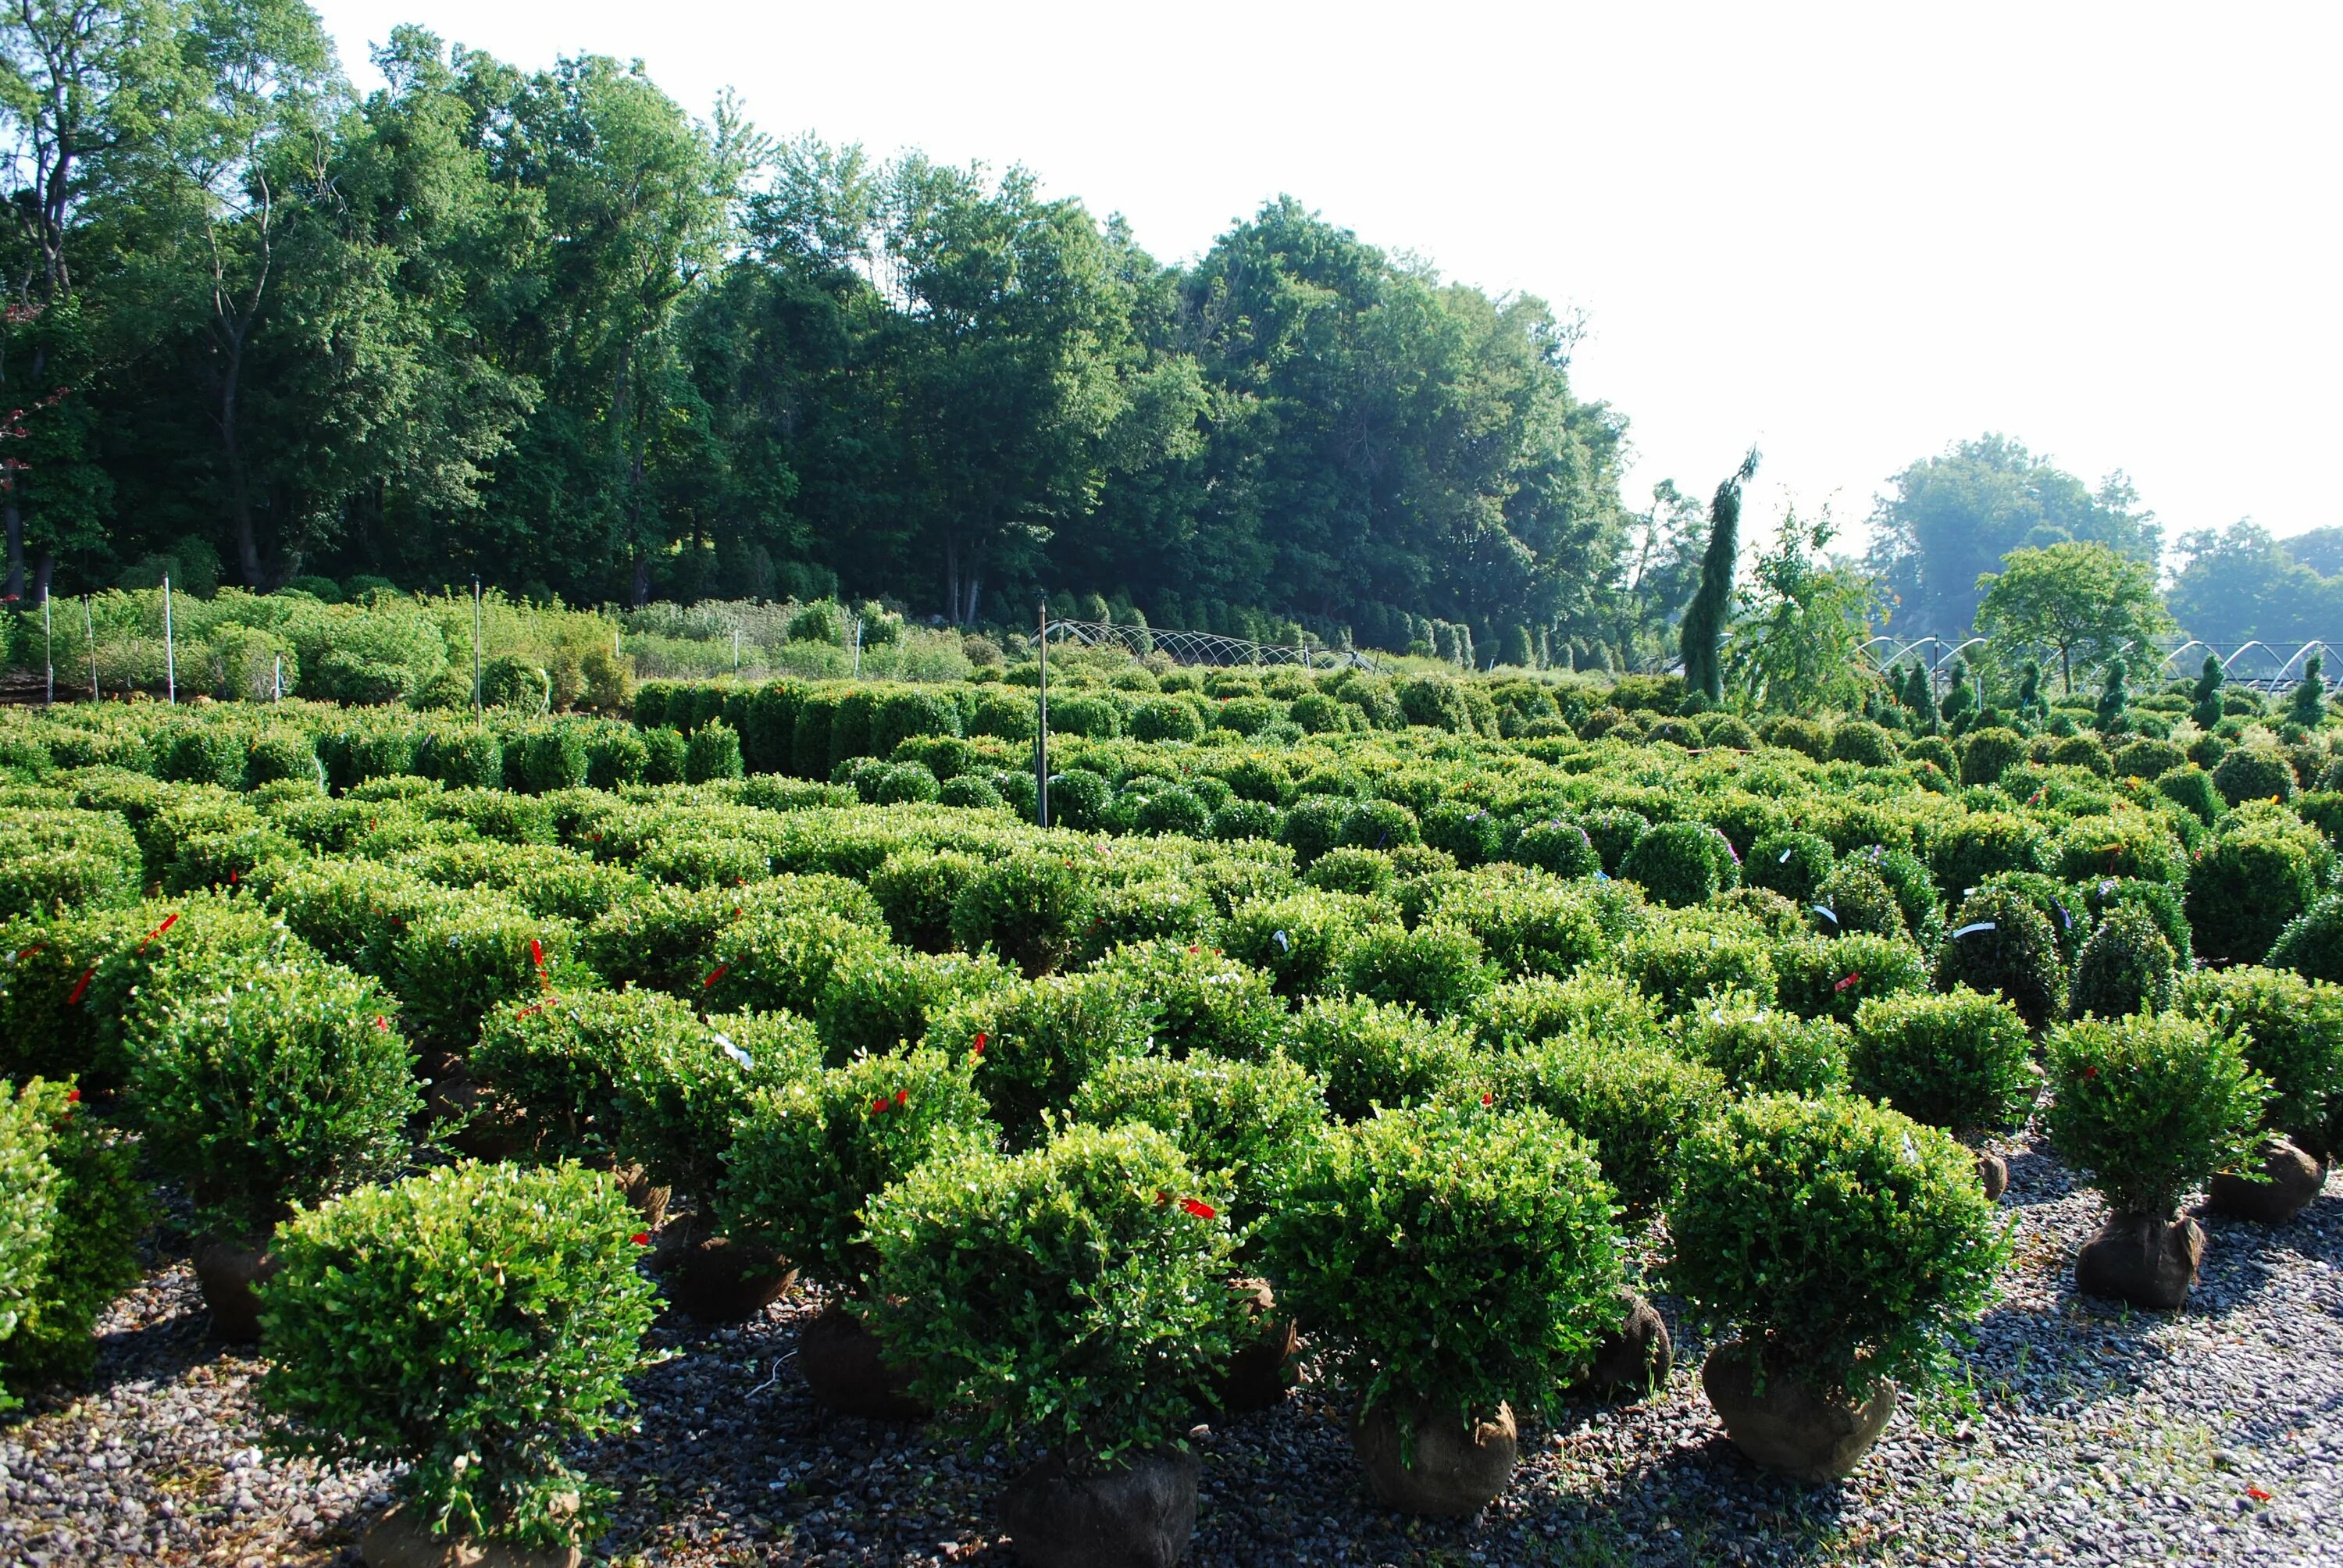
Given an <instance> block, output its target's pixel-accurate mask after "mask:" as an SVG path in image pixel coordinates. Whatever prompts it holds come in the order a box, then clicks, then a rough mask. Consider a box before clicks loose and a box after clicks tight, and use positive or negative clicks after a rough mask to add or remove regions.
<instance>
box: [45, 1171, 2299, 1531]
mask: <svg viewBox="0 0 2343 1568" xmlns="http://www.w3.org/2000/svg"><path fill="white" fill-rule="evenodd" d="M2010 1153H2011V1156H2012V1158H2011V1161H2010V1167H2011V1185H2010V1191H2009V1193H2008V1195H2007V1196H2006V1198H2005V1199H2004V1200H2003V1202H2004V1204H2005V1206H2006V1209H2007V1211H2008V1212H2009V1213H2010V1214H2011V1215H2012V1217H2013V1218H2014V1220H2015V1221H2016V1226H2017V1234H2016V1258H2015V1261H2014V1263H2013V1265H2012V1267H2011V1269H2010V1271H2009V1274H2008V1277H2007V1278H2006V1281H2005V1285H2006V1295H2005V1298H2004V1300H2003V1301H2002V1302H2001V1303H2000V1304H1999V1305H1998V1306H1996V1308H1995V1309H1994V1310H1993V1311H1992V1312H1990V1313H1989V1314H1988V1315H1987V1317H1986V1320H1985V1321H1984V1322H1983V1323H1982V1324H1980V1325H1979V1328H1978V1332H1977V1338H1976V1344H1975V1345H1974V1346H1973V1347H1972V1348H1971V1349H1970V1351H1969V1352H1967V1353H1966V1355H1965V1357H1964V1358H1963V1362H1962V1371H1961V1373H1960V1375H1959V1376H1958V1377H1957V1378H1956V1380H1955V1382H1953V1384H1952V1385H1951V1386H1950V1387H1949V1388H1948V1389H1946V1390H1944V1391H1942V1392H1936V1393H1932V1394H1930V1395H1928V1396H1927V1397H1926V1398H1925V1399H1923V1400H1920V1401H1915V1400H1913V1399H1912V1398H1911V1397H1910V1396H1908V1395H1906V1397H1905V1398H1904V1400H1903V1402H1902V1409H1901V1410H1900V1411H1899V1412H1898V1414H1897V1418H1896V1422H1895V1423H1894V1424H1893V1425H1892V1426H1891V1427H1890V1428H1889V1430H1888V1433H1887V1435H1886V1437H1885V1439H1884V1440H1883V1441H1882V1442H1881V1443H1880V1445H1879V1447H1878V1448H1877V1449H1875V1451H1874V1452H1872V1454H1871V1455H1870V1456H1869V1457H1868V1458H1866V1459H1865V1461H1864V1462H1863V1464H1862V1466H1861V1468H1860V1469H1859V1470H1857V1472H1856V1473H1855V1475H1854V1476H1853V1477H1851V1478H1850V1479H1849V1480H1848V1481H1847V1482H1846V1483H1844V1484H1841V1485H1838V1486H1830V1487H1819V1488H1810V1487H1805V1486H1799V1485H1795V1484H1791V1483H1784V1482H1781V1481H1777V1480H1775V1479H1772V1478H1770V1477H1768V1476H1765V1475H1764V1474H1761V1473H1758V1472H1756V1471H1755V1470H1754V1469H1752V1468H1751V1467H1750V1466H1749V1465H1748V1464H1747V1463H1746V1462H1745V1461H1743V1460H1742V1459H1741V1457H1740V1456H1739V1454H1738V1452H1737V1451H1735V1449H1734V1448H1733V1446H1732V1445H1731V1443H1729V1442H1727V1441H1726V1439H1725V1434H1724V1432H1723V1429H1722V1428H1721V1427H1720V1426H1719V1425H1718V1423H1717V1421H1716V1419H1715V1416H1714V1415H1713V1414H1712V1413H1711V1412H1710V1411H1709V1409H1708V1406H1707V1404H1706V1402H1704V1400H1703V1398H1702V1396H1701V1393H1700V1384H1699V1358H1700V1356H1701V1354H1702V1352H1703V1351H1704V1347H1703V1346H1702V1345H1701V1344H1700V1343H1699V1342H1697V1341H1696V1340H1694V1339H1692V1338H1691V1337H1690V1336H1688V1335H1686V1334H1684V1333H1683V1332H1681V1331H1679V1334H1678V1339H1677V1350H1678V1358H1677V1365H1676V1370H1675V1372H1674V1375H1673V1376H1672V1377H1671V1378H1670V1379H1669V1380H1668V1382H1667V1383H1666V1384H1665V1386H1664V1387H1663V1388H1662V1389H1660V1390H1659V1391H1658V1392H1656V1393H1655V1394H1654V1397H1652V1398H1650V1399H1648V1400H1645V1401H1644V1402H1640V1403H1636V1404H1632V1405H1618V1406H1609V1407H1604V1406H1595V1405H1587V1406H1583V1407H1570V1408H1565V1409H1564V1410H1562V1411H1560V1412H1556V1418H1555V1421H1554V1424H1553V1425H1552V1426H1551V1427H1548V1428H1546V1429H1544V1430H1540V1431H1536V1432H1530V1431H1526V1430H1525V1431H1524V1432H1523V1463H1522V1467H1521V1469H1520V1471H1519V1472H1517V1473H1516V1474H1515V1476H1514V1478H1513V1484H1512V1485H1511V1486H1510V1487H1509V1488H1508V1489H1507V1490H1506V1492H1505V1493H1504V1495H1503V1497H1501V1498H1500V1499H1499V1500H1498V1501H1497V1503H1494V1504H1493V1505H1492V1506H1491V1507H1490V1508H1489V1509H1488V1510H1486V1511H1485V1512H1484V1513H1483V1514H1481V1515H1480V1516H1479V1517H1478V1518H1475V1519H1473V1520H1469V1521H1463V1522H1455V1523H1449V1522H1430V1521H1413V1520H1409V1519H1406V1518H1403V1517H1402V1516H1399V1515H1396V1514H1393V1513H1389V1512H1387V1511H1385V1510H1383V1509H1381V1508H1379V1507H1378V1506H1377V1505H1376V1504H1375V1503H1374V1502H1373V1498H1372V1497H1371V1496H1370V1495H1369V1493H1368V1492H1367V1488H1366V1484H1365V1480H1364V1477H1363V1473H1362V1472H1361V1470H1360V1468H1359V1465H1358V1462H1357V1461H1356V1460H1355V1458H1354V1457H1353V1453H1352V1452H1351V1448H1350V1443H1349V1440H1348V1438H1347V1436H1346V1433H1345V1428H1344V1423H1343V1419H1342V1417H1343V1413H1344V1412H1342V1409H1341V1408H1340V1407H1338V1406H1337V1405H1335V1404H1334V1403H1332V1402H1331V1401H1330V1400H1329V1399H1327V1398H1325V1397H1322V1395H1321V1394H1320V1392H1318V1391H1317V1390H1316V1389H1315V1388H1313V1387H1312V1386H1311V1385H1310V1384H1308V1383H1305V1385H1304V1386H1303V1388H1302V1389H1301V1390H1300V1391H1298V1392H1296V1394H1295V1395H1294V1396H1293V1398H1292V1399H1291V1400H1290V1401H1288V1402H1287V1403H1286V1404H1285V1405H1283V1406H1282V1407H1281V1408H1279V1409H1277V1410H1273V1411H1270V1412H1262V1413H1259V1414H1253V1415H1246V1416H1242V1417H1237V1418H1234V1419H1232V1420H1227V1421H1224V1422H1216V1423H1214V1424H1212V1425H1211V1426H1210V1427H1208V1428H1203V1429H1200V1431H1199V1432H1198V1433H1197V1434H1196V1442H1197V1444H1198V1446H1199V1448H1200V1449H1201V1451H1202V1456H1203V1462H1204V1469H1203V1493H1202V1509H1201V1513H1200V1517H1199V1521H1198V1526H1197V1533H1196V1541H1195V1548H1194V1551H1193V1553H1192V1559H1191V1560H1192V1562H1193V1563H1196V1564H1199V1565H1200V1568H1262V1565H1268V1564H1286V1563H1291V1564H1297V1565H1298V1564H1312V1565H1317V1564H1362V1565H1379V1564H1393V1565H1397V1564H1413V1563H1426V1564H1433V1563H1436V1564H1465V1563H1500V1564H1513V1563H1521V1564H1554V1565H1557V1568H1570V1565H1578V1564H1584V1565H1588V1568H1597V1565H1613V1564H1677V1563H1682V1564H1694V1563H1700V1564H1706V1563H1721V1564H1760V1563H1765V1564H1774V1563H1780V1564H1806V1563H1814V1564H1830V1563H1961V1564H1969V1563H1976V1564H2010V1565H2012V1568H2016V1565H2018V1564H2036V1563H2081V1564H2102V1563H2103V1564H2109V1565H2113V1564H2126V1565H2130V1564H2137V1563H2190V1564H2196V1563H2257V1564H2261V1563H2267V1564H2277V1565H2286V1568H2294V1565H2309V1564H2316V1565H2319V1568H2328V1565H2334V1564H2343V1273H2338V1271H2343V1179H2338V1180H2336V1181H2330V1183H2329V1185H2328V1191H2327V1194H2326V1195H2325V1196H2324V1197H2322V1198H2321V1199H2320V1200H2319V1201H2317V1202H2315V1203H2313V1204H2312V1205H2311V1206H2310V1207H2309V1208H2308V1210H2306V1211H2304V1212H2303V1213H2302V1215H2300V1216H2299V1217H2298V1218H2297V1219H2296V1220H2295V1221H2292V1222H2290V1223H2288V1224H2287V1225H2285V1226H2282V1227H2278V1228H2276V1229H2265V1228H2262V1227H2258V1226H2254V1225H2250V1224H2245V1223H2241V1222H2234V1221H2223V1220H2219V1219H2214V1220H2210V1221H2207V1225H2208V1229H2209V1230H2210V1231H2211V1246H2210V1248H2209V1251H2208V1253H2207V1260H2206V1265H2205V1271H2204V1276H2203V1281H2202V1282H2201V1283H2200V1285H2199V1286H2198V1289H2197V1292H2196V1294H2195V1296H2194V1297H2193V1298H2192V1300H2191V1301H2190V1302H2189V1305H2188V1306H2187V1309H2186V1310H2184V1311H2183V1312H2179V1313H2178V1314H2177V1315H2173V1316H2168V1317H2167V1316H2164V1315H2160V1314H2154V1313H2143V1312H2127V1311H2125V1310H2124V1309H2122V1308H2120V1307H2117V1306H2112V1305H2109V1304H2107V1303H2103V1302H2093V1301H2087V1300H2084V1299H2080V1298H2078V1297H2077V1295H2076V1294H2075V1292H2074V1288H2073V1259H2074V1255H2075V1251H2076V1249H2077V1247H2078V1246H2079V1245H2080V1244H2081V1242H2082V1241H2083V1240H2084V1239H2085V1238H2086V1237H2087V1235H2088V1234H2089V1233H2090V1232H2091V1231H2092V1230H2093V1229H2094V1228H2095V1226H2096V1225H2097V1221H2098V1218H2099V1213H2098V1208H2097V1199H2096V1198H2095V1197H2094V1196H2093V1195H2092V1194H2090V1193H2089V1192H2088V1191H2086V1190H2084V1189H2083V1188H2082V1187H2081V1186H2079V1185H2078V1184H2077V1182H2076V1181H2075V1180H2074V1179H2073V1178H2072V1176H2071V1175H2070V1174H2069V1173H2068V1172H2067V1171H2065V1170H2064V1169H2063V1168H2062V1167H2060V1166H2059V1165H2058V1164H2057V1162H2056V1161H2054V1160H2052V1159H2050V1158H2049V1157H2047V1156H2046V1155H2044V1154H2042V1153H2040V1152H2038V1151H2036V1150H2034V1149H2033V1148H2032V1147H2030V1146H2029V1145H2027V1144H2026V1143H2023V1142H2020V1143H2018V1144H2016V1145H2012V1146H2011V1147H2010ZM1659 1304H1660V1306H1661V1308H1662V1310H1663V1312H1666V1313H1668V1315H1669V1317H1670V1322H1671V1327H1672V1328H1674V1327H1678V1324H1677V1322H1676V1318H1675V1314H1674V1303H1673V1302H1668V1301H1666V1300H1665V1299H1663V1300H1662V1301H1661V1302H1660V1303H1659ZM816 1305H817V1303H815V1302H809V1301H806V1300H803V1299H797V1300H792V1301H790V1302H784V1303H781V1304H779V1305H776V1306H775V1307H773V1308H771V1309H769V1311H768V1312H767V1314H766V1316H764V1317H763V1318H761V1319H759V1320H758V1321H756V1322H752V1323H749V1324H747V1325H743V1326H740V1327H737V1328H729V1329H721V1330H715V1331H709V1330H705V1329H701V1328H699V1327H698V1326H696V1325H694V1324H692V1323H690V1322H688V1321H684V1320H678V1319H669V1320H668V1321H664V1322H662V1323H661V1324H660V1325H659V1328H658V1329H657V1330H656V1331H654V1337H655V1339H656V1342H657V1343H658V1346H659V1349H660V1350H662V1351H665V1352H672V1354H671V1355H670V1356H669V1359H668V1360H666V1361H664V1362H661V1363H660V1364H659V1365H658V1366H657V1367H655V1368H653V1369H652V1370H651V1371H650V1372H648V1373H647V1374H645V1376H644V1377H643V1378H642V1379H641V1380H640V1382H639V1389H638V1392H639V1402H640V1411H639V1413H640V1416H641V1423H640V1430H639V1432H633V1433H630V1434H628V1435H626V1436H624V1437H622V1438H615V1439H612V1440H610V1441H608V1442H604V1443H602V1444H600V1445H598V1447H596V1448H595V1449H593V1450H591V1451H589V1452H588V1453H587V1454H586V1455H584V1456H583V1457H584V1459H585V1462H586V1464H587V1467H588V1470H589V1471H590V1472H591V1473H593V1474H594V1475H595V1476H596V1477H597V1478H598V1480H600V1481H602V1482H604V1483H607V1484H608V1485H610V1486H611V1487H613V1488H614V1489H615V1490H616V1491H617V1492H618V1496H619V1501H618V1510H617V1514H616V1522H615V1525H614V1528H613V1529H612V1531H611V1533H610V1534H609V1535H608V1537H607V1538H605V1539H604V1540H603V1541H602V1542H601V1543H599V1544H598V1549H597V1552H596V1555H597V1556H598V1557H602V1558H605V1559H607V1560H608V1561H609V1562H611V1563H619V1564H637V1563H639V1564H645V1565H649V1564H661V1565H665V1564H675V1565H679V1568H713V1565H717V1564H748V1563H807V1564H813V1563H821V1564H830V1563H838V1564H849V1563H851V1564H888V1565H910V1564H932V1563H988V1564H1001V1565H1006V1564H1008V1563H1013V1562H1014V1561H1015V1557H1014V1552H1013V1549H1012V1548H1011V1547H1009V1546H1008V1545H1006V1544H1005V1543H1002V1542H1001V1540H1000V1538H999V1536H998V1534H997V1533H996V1532H995V1531H994V1530H993V1529H992V1527H991V1524H990V1516H991V1505H992V1500H993V1497H994V1495H995V1493H997V1492H998V1490H999V1488H1000V1486H1001V1483H1002V1482H1003V1481H1004V1480H1005V1479H1006V1474H1007V1473H1006V1471H1005V1470H1004V1469H1003V1468H1002V1465H1001V1462H1000V1461H999V1460H998V1459H996V1458H994V1457H992V1456H990V1455H988V1454H986V1453H984V1452H981V1451H980V1450H976V1449H972V1448H970V1447H966V1446H963V1445H960V1444H958V1443H954V1442H947V1441H942V1440H939V1439H936V1438H934V1437H932V1436H931V1435H930V1434H928V1433H926V1432H921V1431H919V1430H916V1429H906V1428H891V1427H887V1426H882V1425H878V1424H873V1423H870V1422H861V1421H857V1420H852V1419H849V1418H844V1417H836V1416H830V1415H828V1414H826V1413H825V1412H822V1411H821V1410H820V1409H819V1408H818V1407H816V1406H815V1405H814V1404H813V1403H812V1402H810V1400H809V1398H808V1397H807V1395H806V1392H805V1389H804V1386H803V1384H802V1382H799V1380H798V1378H797V1377H796V1375H795V1373H794V1372H792V1370H791V1368H790V1366H789V1355H790V1352H791V1349H792V1347H793V1346H794V1345H795V1343H796V1336H797V1329H798V1325H799V1323H800V1322H803V1321H805V1319H806V1318H807V1317H808V1316H809V1314H810V1312H812V1311H814V1310H815V1307H816ZM101 1327H102V1330H103V1332H104V1335H105V1342H104V1346H103V1350H102V1354H101V1356H100V1360H99V1365H98V1369H97V1372H96V1376H95V1377H94V1378H93V1380H92V1381H91V1382H90V1384H89V1385H88V1386H86V1387H85V1388H84V1389H81V1390H79V1391H75V1392H72V1393H70V1394H67V1395H64V1396H52V1397H50V1398H47V1399H45V1400H42V1401H39V1402H35V1404H34V1406H33V1407H32V1409H31V1410H30V1411H29V1412H19V1414H18V1415H17V1416H16V1417H15V1418H14V1421H13V1424H7V1425H0V1563H27V1564H31V1565H33V1568H52V1565H62V1564H69V1563H70V1564H83V1563H92V1564H96V1563H131V1562H156V1563H189V1564H194V1563H204V1564H223V1565H232V1568H262V1565H266V1568H276V1565H277V1564H302V1565H310V1564H314V1565H318V1568H323V1565H325V1564H329V1563H355V1562H356V1560H357V1553H356V1551H355V1548H354V1547H353V1545H352V1543H353V1542H354V1540H355V1539H356V1536H357V1532H358V1531H359V1530H360V1529H362V1528H363V1527H364V1525H365V1524H366V1523H367V1521H368V1520H369V1519H370V1518H371V1517H372V1516H373V1515H374V1514H375V1513H377V1512H378V1511H379V1509H380V1508H381V1507H382V1506H383V1504H384V1503H385V1502H386V1500H387V1485H388V1482H389V1477H388V1476H387V1473H383V1472H381V1471H377V1470H367V1469H363V1468H357V1467H348V1468H335V1467H330V1466H321V1465H320V1464H318V1463H317V1462H313V1461H308V1460H301V1459H287V1458H285V1457H281V1456H279V1455H277V1454H276V1453H273V1452H269V1451H267V1450H266V1449H265V1448H264V1447H263V1446H262V1442H261V1436H262V1429H261V1422H260V1420H259V1417H258V1414H257V1412H256V1408H255V1405H254V1402H253V1398H252V1383H253V1381H254V1379H255V1378H256V1376H257V1374H258V1372H259V1371H260V1366H259V1363H257V1362H255V1361H253V1360H251V1359H249V1358H248V1357H247V1356H246V1355H244V1354H241V1353H237V1352H232V1351H228V1350H226V1349H223V1348H221V1347H219V1346H217V1345H216V1344H214V1343H212V1342H210V1341H209V1340H208V1339H206V1320H205V1315H204V1312H203V1307H202V1303H201V1302H200V1300H199V1299H198V1297H197V1295H196V1290H195V1286H194V1281H193V1279H192V1277H191V1275H190V1274H189V1271H188V1270H187V1268H186V1263H185V1261H184V1259H183V1258H174V1257H171V1256H169V1255H168V1254H167V1252H166V1255H164V1256H162V1257H159V1258H158V1259H157V1260H156V1267H155V1268H154V1269H153V1270H152V1271H150V1272H149V1274H148V1276H147V1278H146V1281H145V1282H144V1283H143V1284H142V1285H141V1286H140V1287H139V1288H138V1289H137V1290H136V1291H134V1292H131V1293H130V1294H129V1295H128V1296H126V1297H125V1298H124V1299H123V1300H122V1301H121V1302H117V1303H116V1307H115V1308H114V1310H113V1312H111V1314H110V1315H109V1317H108V1319H107V1321H106V1322H105V1323H104V1324H102V1325H101Z"/></svg>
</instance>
